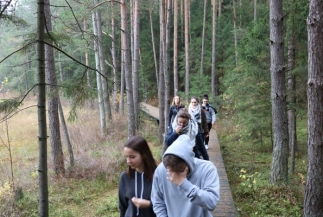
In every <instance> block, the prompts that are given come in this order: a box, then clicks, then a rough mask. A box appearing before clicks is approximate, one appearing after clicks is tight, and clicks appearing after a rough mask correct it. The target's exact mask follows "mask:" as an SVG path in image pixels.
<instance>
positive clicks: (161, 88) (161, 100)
mask: <svg viewBox="0 0 323 217" xmlns="http://www.w3.org/2000/svg"><path fill="white" fill-rule="evenodd" d="M164 9H165V7H164V0H161V1H159V28H160V30H159V37H160V38H159V83H158V108H159V128H158V138H159V141H160V143H163V141H164V138H163V134H164V132H165V113H164V112H165V81H164V75H165V74H164V57H165V55H164V52H165V49H164V46H165V25H164V24H165V17H164V15H165V13H164Z"/></svg>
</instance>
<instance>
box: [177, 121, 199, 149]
mask: <svg viewBox="0 0 323 217" xmlns="http://www.w3.org/2000/svg"><path fill="white" fill-rule="evenodd" d="M177 126H178V124H177V115H176V116H175V118H174V121H173V123H172V127H173V131H176V127H177ZM197 133H198V125H197V123H196V122H195V121H194V120H192V119H190V120H188V124H187V125H186V126H185V127H183V129H182V131H181V132H180V134H181V135H182V134H186V135H188V136H189V137H190V139H191V145H192V148H193V147H194V146H195V137H196V135H197Z"/></svg>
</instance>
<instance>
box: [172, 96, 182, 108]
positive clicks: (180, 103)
mask: <svg viewBox="0 0 323 217" xmlns="http://www.w3.org/2000/svg"><path fill="white" fill-rule="evenodd" d="M175 97H178V105H182V102H181V97H180V96H179V95H176V96H174V97H173V102H172V106H173V105H176V104H175Z"/></svg>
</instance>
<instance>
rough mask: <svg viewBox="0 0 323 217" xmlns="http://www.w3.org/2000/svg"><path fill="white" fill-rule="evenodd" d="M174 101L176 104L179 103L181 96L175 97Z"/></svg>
mask: <svg viewBox="0 0 323 217" xmlns="http://www.w3.org/2000/svg"><path fill="white" fill-rule="evenodd" d="M174 102H175V104H176V105H178V104H179V96H175V97H174Z"/></svg>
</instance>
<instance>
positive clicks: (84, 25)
mask: <svg viewBox="0 0 323 217" xmlns="http://www.w3.org/2000/svg"><path fill="white" fill-rule="evenodd" d="M83 28H84V32H86V31H87V23H86V19H84V20H83ZM85 65H86V66H89V65H90V63H89V53H88V52H87V51H85ZM86 83H87V86H88V88H90V89H91V76H90V70H89V69H86ZM89 108H93V100H92V99H91V98H90V99H89Z"/></svg>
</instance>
